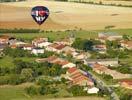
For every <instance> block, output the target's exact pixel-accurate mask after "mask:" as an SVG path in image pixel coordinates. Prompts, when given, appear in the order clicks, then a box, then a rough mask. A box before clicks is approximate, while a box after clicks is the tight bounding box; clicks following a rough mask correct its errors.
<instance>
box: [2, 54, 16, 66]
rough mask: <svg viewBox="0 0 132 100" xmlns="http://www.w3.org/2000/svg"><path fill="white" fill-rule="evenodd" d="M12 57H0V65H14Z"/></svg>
mask: <svg viewBox="0 0 132 100" xmlns="http://www.w3.org/2000/svg"><path fill="white" fill-rule="evenodd" d="M14 66H15V65H14V64H13V58H11V57H9V56H6V57H4V58H2V59H0V67H14Z"/></svg>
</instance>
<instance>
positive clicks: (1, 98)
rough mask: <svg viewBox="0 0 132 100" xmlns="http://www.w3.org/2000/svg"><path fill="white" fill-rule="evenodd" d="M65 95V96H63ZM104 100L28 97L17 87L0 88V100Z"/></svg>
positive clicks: (95, 99)
mask: <svg viewBox="0 0 132 100" xmlns="http://www.w3.org/2000/svg"><path fill="white" fill-rule="evenodd" d="M60 92H61V93H60ZM60 92H59V93H60V94H59V95H64V94H65V93H66V92H65V91H63V90H62V91H60ZM65 95H66V94H65ZM80 99H82V100H91V99H93V100H106V99H105V98H101V97H97V96H87V97H85V96H84V97H71V98H64V97H63V98H62V97H58V98H56V99H55V97H53V96H51V95H49V96H40V95H37V96H33V97H32V96H29V95H27V94H26V93H25V90H24V88H22V87H17V86H5V87H0V100H80Z"/></svg>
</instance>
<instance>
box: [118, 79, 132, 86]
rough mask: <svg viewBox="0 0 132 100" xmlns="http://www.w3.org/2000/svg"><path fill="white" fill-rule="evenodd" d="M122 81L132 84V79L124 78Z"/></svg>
mask: <svg viewBox="0 0 132 100" xmlns="http://www.w3.org/2000/svg"><path fill="white" fill-rule="evenodd" d="M120 82H121V83H124V82H125V83H127V84H129V85H132V80H127V79H124V80H121V81H120Z"/></svg>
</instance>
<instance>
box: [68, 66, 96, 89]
mask: <svg viewBox="0 0 132 100" xmlns="http://www.w3.org/2000/svg"><path fill="white" fill-rule="evenodd" d="M66 74H67V76H68V79H69V80H70V83H71V84H72V85H80V86H93V85H94V83H93V82H92V80H91V79H90V78H88V77H87V76H85V75H84V74H83V73H82V72H81V70H80V69H77V68H76V67H72V68H69V69H68V70H67V73H66Z"/></svg>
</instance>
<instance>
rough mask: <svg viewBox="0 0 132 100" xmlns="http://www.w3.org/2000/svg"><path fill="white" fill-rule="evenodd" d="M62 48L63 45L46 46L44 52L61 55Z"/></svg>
mask: <svg viewBox="0 0 132 100" xmlns="http://www.w3.org/2000/svg"><path fill="white" fill-rule="evenodd" d="M64 47H65V45H63V44H57V43H53V44H51V45H49V46H47V47H46V50H47V51H52V52H56V53H61V52H62V50H63V48H64Z"/></svg>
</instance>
